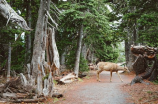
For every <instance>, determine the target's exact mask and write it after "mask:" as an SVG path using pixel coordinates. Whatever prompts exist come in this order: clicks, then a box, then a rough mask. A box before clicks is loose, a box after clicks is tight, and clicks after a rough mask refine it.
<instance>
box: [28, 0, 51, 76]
mask: <svg viewBox="0 0 158 104" xmlns="http://www.w3.org/2000/svg"><path fill="white" fill-rule="evenodd" d="M49 5H50V0H47V2H46V1H45V0H41V3H40V8H39V11H38V20H37V24H36V31H35V40H34V47H33V56H32V61H31V71H32V75H33V77H35V78H37V75H38V60H37V59H38V58H39V57H40V61H41V62H42V63H43V62H44V61H45V60H44V59H42V58H43V57H42V52H43V51H45V43H46V42H44V41H45V35H46V34H45V33H46V31H47V30H45V27H46V26H45V24H44V21H45V18H46V16H45V13H46V11H49V8H50V7H49ZM46 21H47V20H46ZM44 57H45V56H44Z"/></svg>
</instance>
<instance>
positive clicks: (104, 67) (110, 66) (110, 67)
mask: <svg viewBox="0 0 158 104" xmlns="http://www.w3.org/2000/svg"><path fill="white" fill-rule="evenodd" d="M97 69H98V70H97V80H98V81H100V79H99V74H100V73H101V72H102V71H110V82H111V78H112V72H116V73H117V74H118V76H119V77H120V75H119V73H118V71H119V70H122V71H127V70H128V68H127V67H122V66H119V65H117V64H116V63H112V62H99V63H98V64H97ZM120 80H121V81H122V82H123V80H122V79H121V77H120Z"/></svg>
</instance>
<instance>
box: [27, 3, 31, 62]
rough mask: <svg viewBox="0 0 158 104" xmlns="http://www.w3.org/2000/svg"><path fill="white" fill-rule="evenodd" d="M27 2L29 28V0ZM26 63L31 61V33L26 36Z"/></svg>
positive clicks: (29, 23)
mask: <svg viewBox="0 0 158 104" xmlns="http://www.w3.org/2000/svg"><path fill="white" fill-rule="evenodd" d="M28 1H29V2H28V3H27V17H28V18H27V22H28V26H29V27H30V28H31V0H28ZM26 38H27V39H26V40H27V41H26V56H27V57H26V64H27V63H30V61H31V33H30V34H28V35H27V36H26Z"/></svg>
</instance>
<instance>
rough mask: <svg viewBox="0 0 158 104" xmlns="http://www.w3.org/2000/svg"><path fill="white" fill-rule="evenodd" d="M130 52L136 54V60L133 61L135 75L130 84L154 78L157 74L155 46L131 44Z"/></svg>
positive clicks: (157, 61)
mask: <svg viewBox="0 0 158 104" xmlns="http://www.w3.org/2000/svg"><path fill="white" fill-rule="evenodd" d="M131 52H132V53H133V55H135V56H136V60H135V62H134V63H133V70H134V72H135V74H136V77H135V78H134V79H133V80H132V82H131V84H134V83H137V82H143V79H148V80H149V81H154V80H156V79H157V75H158V60H157V58H156V54H157V48H153V47H148V46H134V45H132V46H131Z"/></svg>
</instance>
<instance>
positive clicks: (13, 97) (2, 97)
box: [0, 77, 45, 103]
mask: <svg viewBox="0 0 158 104" xmlns="http://www.w3.org/2000/svg"><path fill="white" fill-rule="evenodd" d="M35 91H36V90H35V88H33V87H32V86H31V85H26V86H24V85H23V83H22V80H21V78H20V77H16V78H13V79H11V80H10V81H8V82H6V83H5V84H2V85H0V101H1V102H12V103H21V102H24V103H37V102H43V101H44V100H45V97H43V96H38V95H37V94H36V93H35Z"/></svg>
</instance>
